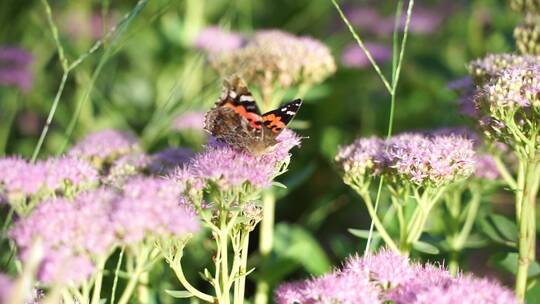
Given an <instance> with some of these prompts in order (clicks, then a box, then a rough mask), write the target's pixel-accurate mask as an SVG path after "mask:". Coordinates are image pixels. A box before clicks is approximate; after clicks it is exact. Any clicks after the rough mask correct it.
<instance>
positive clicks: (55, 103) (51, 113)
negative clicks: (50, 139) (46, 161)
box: [32, 70, 69, 162]
mask: <svg viewBox="0 0 540 304" xmlns="http://www.w3.org/2000/svg"><path fill="white" fill-rule="evenodd" d="M68 75H69V70H66V71H65V72H64V74H63V75H62V80H61V81H60V86H59V87H58V90H57V91H56V96H55V97H54V101H53V104H52V106H51V110H50V111H49V115H48V116H47V121H46V122H45V126H44V127H43V130H42V131H41V135H40V136H39V140H38V143H37V145H36V147H35V148H34V153H32V162H35V161H36V159H37V157H38V155H39V151H40V150H41V146H43V142H44V141H45V137H46V136H47V133H48V132H49V127H50V126H51V123H52V120H53V118H54V114H55V113H56V109H57V108H58V104H59V103H60V97H61V96H62V93H63V92H64V87H65V85H66V81H67V79H68Z"/></svg>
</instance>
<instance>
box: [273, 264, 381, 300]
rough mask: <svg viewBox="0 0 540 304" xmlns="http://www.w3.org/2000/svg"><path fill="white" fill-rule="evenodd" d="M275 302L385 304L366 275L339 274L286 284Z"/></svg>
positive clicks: (277, 294)
mask: <svg viewBox="0 0 540 304" xmlns="http://www.w3.org/2000/svg"><path fill="white" fill-rule="evenodd" d="M275 300H276V303H277V304H296V303H309V304H311V303H313V304H315V303H328V304H330V303H343V304H377V303H382V302H381V301H380V300H379V293H378V290H377V288H376V287H375V286H373V285H371V284H370V282H369V280H368V279H367V277H366V276H363V277H362V276H355V275H354V274H352V273H347V272H339V271H336V272H333V273H330V274H327V275H324V276H322V277H319V278H315V279H311V280H308V281H305V282H297V283H292V284H291V283H289V284H284V285H282V286H280V287H279V288H278V289H277V290H276V295H275Z"/></svg>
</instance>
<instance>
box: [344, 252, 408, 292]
mask: <svg viewBox="0 0 540 304" xmlns="http://www.w3.org/2000/svg"><path fill="white" fill-rule="evenodd" d="M343 272H350V273H353V274H355V275H357V276H367V277H368V278H369V280H370V281H372V282H376V285H380V286H381V287H383V288H384V289H389V288H393V287H395V286H399V285H402V284H404V283H405V282H408V281H410V280H411V279H413V278H414V277H415V276H416V273H415V271H414V269H413V268H411V266H410V265H409V260H408V259H407V258H406V257H404V256H401V255H399V254H396V253H395V252H392V251H390V250H381V251H379V253H378V254H376V255H367V256H365V257H362V258H360V257H358V256H356V257H353V258H350V259H349V260H348V261H347V263H345V266H344V267H343Z"/></svg>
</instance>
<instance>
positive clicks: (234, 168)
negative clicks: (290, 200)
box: [171, 129, 300, 189]
mask: <svg viewBox="0 0 540 304" xmlns="http://www.w3.org/2000/svg"><path fill="white" fill-rule="evenodd" d="M277 140H278V143H277V145H276V146H275V147H274V148H273V150H272V151H270V152H268V153H267V154H264V155H262V156H253V155H251V154H249V153H248V152H245V151H239V150H236V149H234V148H232V147H230V146H228V145H226V144H224V143H222V142H218V141H211V142H210V143H209V144H208V146H207V147H206V150H205V151H204V152H202V153H200V154H197V155H195V156H194V157H193V159H192V160H191V161H190V162H189V163H188V164H187V165H186V166H185V167H182V168H179V169H177V170H176V171H175V172H173V173H172V174H171V177H172V179H174V180H176V181H177V182H179V183H180V184H185V183H186V182H188V183H190V184H191V185H192V186H196V188H199V189H200V188H202V187H203V185H204V184H205V183H206V182H210V183H212V184H215V185H217V186H218V187H220V188H221V189H231V188H234V187H238V186H242V185H244V184H246V183H247V184H250V185H251V186H254V187H256V188H264V187H268V186H269V185H270V184H271V182H272V180H273V178H274V177H275V176H276V175H277V174H278V173H279V172H280V169H281V166H282V164H283V163H284V162H286V161H287V160H288V158H289V156H290V155H289V150H290V149H292V148H293V147H294V146H298V145H300V138H299V137H298V135H296V134H295V133H294V132H293V131H290V130H288V129H286V130H284V131H283V132H282V133H281V134H280V135H279V136H278V138H277Z"/></svg>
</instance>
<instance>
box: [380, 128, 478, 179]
mask: <svg viewBox="0 0 540 304" xmlns="http://www.w3.org/2000/svg"><path fill="white" fill-rule="evenodd" d="M473 157H474V150H473V143H472V141H470V140H468V139H465V138H463V137H460V136H453V135H451V136H433V137H428V136H421V135H417V134H402V135H398V136H395V137H393V138H392V139H391V141H390V143H389V145H388V149H387V152H386V157H385V158H386V159H385V162H386V163H387V168H388V169H390V172H389V175H391V176H396V177H398V178H399V179H400V180H405V181H410V182H412V183H414V184H417V185H419V186H442V185H446V184H448V183H451V182H454V181H457V180H461V179H464V178H467V177H468V176H470V175H471V174H472V173H473V172H474V159H473Z"/></svg>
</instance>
